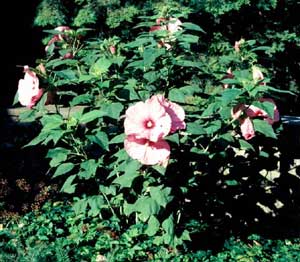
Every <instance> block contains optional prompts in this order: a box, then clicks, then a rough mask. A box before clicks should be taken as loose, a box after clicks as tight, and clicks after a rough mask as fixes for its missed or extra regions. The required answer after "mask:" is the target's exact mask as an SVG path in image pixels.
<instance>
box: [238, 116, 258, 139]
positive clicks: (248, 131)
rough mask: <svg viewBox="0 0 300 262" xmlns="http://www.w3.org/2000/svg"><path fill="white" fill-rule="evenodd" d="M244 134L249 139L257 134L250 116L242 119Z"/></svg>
mask: <svg viewBox="0 0 300 262" xmlns="http://www.w3.org/2000/svg"><path fill="white" fill-rule="evenodd" d="M240 124H241V132H242V136H243V137H244V138H245V139H246V140H249V139H251V138H253V137H254V136H255V130H254V126H253V123H252V121H251V119H250V117H246V118H244V119H242V120H240Z"/></svg>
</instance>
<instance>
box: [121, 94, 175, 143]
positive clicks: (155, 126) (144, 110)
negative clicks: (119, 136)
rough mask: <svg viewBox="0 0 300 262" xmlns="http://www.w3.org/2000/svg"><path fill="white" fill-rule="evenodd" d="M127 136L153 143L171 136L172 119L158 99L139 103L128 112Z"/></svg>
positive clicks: (125, 125) (126, 119)
mask: <svg viewBox="0 0 300 262" xmlns="http://www.w3.org/2000/svg"><path fill="white" fill-rule="evenodd" d="M124 127H125V134H126V135H135V137H136V138H145V139H148V140H149V141H151V142H157V141H158V140H159V139H161V138H163V137H165V136H166V135H168V134H169V132H170V130H171V117H170V116H169V114H168V113H167V111H166V110H165V108H164V107H163V106H162V105H161V104H160V102H159V101H158V100H157V99H148V100H146V101H145V102H138V103H136V104H135V105H133V106H131V107H129V108H128V109H127V110H126V118H125V122H124Z"/></svg>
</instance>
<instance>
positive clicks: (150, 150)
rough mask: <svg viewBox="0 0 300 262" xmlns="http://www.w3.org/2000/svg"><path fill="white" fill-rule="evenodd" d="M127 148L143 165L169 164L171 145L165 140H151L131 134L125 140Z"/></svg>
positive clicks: (129, 153) (131, 155) (130, 154)
mask: <svg viewBox="0 0 300 262" xmlns="http://www.w3.org/2000/svg"><path fill="white" fill-rule="evenodd" d="M124 146H125V150H126V152H127V153H128V155H129V156H130V157H132V158H133V159H136V160H138V161H139V162H141V163H142V164H143V165H156V164H160V165H163V166H166V165H167V162H168V160H169V157H170V146H169V144H168V143H167V142H166V141H164V140H158V141H156V142H151V141H149V140H147V139H145V138H136V136H134V135H129V136H127V137H126V139H125V141H124Z"/></svg>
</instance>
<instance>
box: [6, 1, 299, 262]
mask: <svg viewBox="0 0 300 262" xmlns="http://www.w3.org/2000/svg"><path fill="white" fill-rule="evenodd" d="M281 5H282V4H281V3H277V1H255V3H250V1H242V0H241V1H176V2H171V1H157V2H156V1H145V2H140V1H98V0H82V1H74V2H73V1H63V0H51V1H46V0H44V1H41V3H40V5H39V7H38V13H37V16H36V18H35V24H36V25H37V26H42V27H45V29H47V30H45V33H47V34H48V36H47V37H45V39H44V44H45V57H42V58H39V59H38V60H37V64H36V65H35V66H30V67H28V66H26V67H24V73H25V76H24V79H22V80H20V82H19V88H18V92H17V95H16V99H15V102H16V103H17V102H20V103H21V104H22V105H24V106H27V107H29V108H30V109H29V110H28V111H26V112H25V113H23V114H22V115H21V116H20V119H21V121H33V122H38V123H39V125H40V132H39V134H38V135H37V136H36V137H35V138H34V139H33V140H31V141H30V142H29V143H28V144H27V145H26V147H41V146H45V147H46V149H47V154H46V158H47V159H48V160H49V168H48V171H47V174H45V176H47V177H49V176H50V177H51V178H52V179H53V183H56V184H58V185H59V186H60V191H61V194H62V195H63V196H64V197H66V198H68V202H67V203H64V205H60V204H59V208H56V207H55V206H47V207H46V211H43V212H42V214H41V216H39V218H40V220H38V219H39V218H35V214H34V213H30V214H28V215H26V216H25V217H24V218H23V220H22V222H20V223H21V225H22V230H21V232H20V233H19V234H21V235H19V234H18V236H16V235H12V236H9V235H7V236H6V235H5V234H6V233H3V234H4V237H6V238H8V239H12V240H11V243H14V244H13V245H12V246H11V247H9V248H11V249H12V251H11V252H12V254H11V257H12V259H14V258H15V256H19V255H18V252H20V250H22V247H23V248H24V247H26V250H27V251H26V252H27V255H28V256H31V255H32V256H36V255H42V256H45V258H40V259H44V260H45V261H47V258H46V257H47V256H48V255H49V256H56V257H57V261H61V260H63V261H67V257H68V256H71V257H72V258H73V257H74V259H77V260H78V261H88V260H89V259H91V258H92V259H94V260H95V261H96V260H97V259H96V257H97V255H104V256H105V257H106V258H107V259H108V261H132V260H133V259H135V261H145V259H149V260H151V259H152V260H157V261H161V260H162V261H170V260H167V259H171V260H172V261H195V259H198V260H199V261H207V259H208V257H209V256H210V255H211V253H210V251H208V252H204V251H203V252H202V251H198V249H196V250H197V251H195V252H194V253H191V251H189V250H193V249H194V250H195V243H196V242H197V241H199V239H200V238H202V237H206V238H207V239H214V238H218V235H223V237H224V236H225V238H226V237H227V236H229V235H230V234H231V233H241V232H242V233H245V232H247V230H248V228H251V227H254V228H255V227H256V226H257V225H258V224H259V223H260V222H261V221H266V220H267V219H268V218H272V217H276V216H279V215H280V214H281V213H282V212H284V210H285V209H289V208H291V207H293V206H296V205H297V203H299V200H298V201H296V202H293V203H287V201H286V195H284V194H282V195H281V194H279V193H278V192H279V190H280V189H282V190H283V192H288V189H286V188H284V187H283V188H281V187H282V184H281V183H280V179H281V175H280V174H279V173H278V161H279V153H278V152H279V146H280V142H278V139H277V138H278V137H280V132H281V130H282V124H281V123H280V121H279V120H280V114H281V113H282V112H284V113H296V112H297V109H296V108H295V107H293V105H294V104H293V103H296V102H297V100H298V99H299V98H298V97H297V96H296V95H295V93H294V92H295V91H298V90H299V76H297V72H296V71H294V70H295V67H297V65H298V64H299V62H298V61H295V60H294V59H291V61H290V60H289V56H290V53H292V54H295V53H297V52H299V44H300V42H299V39H300V38H299V24H293V23H289V24H288V26H287V25H286V23H285V22H286V21H278V20H277V19H278V18H277V14H278V12H279V11H280V10H281V8H282V6H281ZM293 8H295V9H296V8H298V9H299V6H298V5H295V4H294V3H293V1H286V3H285V4H284V8H283V11H282V12H283V14H285V12H290V11H291V10H292V9H293ZM249 10H251V12H249ZM292 16H293V13H291V14H289V16H287V17H288V18H289V17H292ZM250 18H251V19H250ZM288 18H286V19H287V20H288ZM249 19H250V21H251V23H249ZM266 21H267V23H266ZM289 22H291V21H289ZM275 24H276V25H278V26H279V27H280V30H279V29H278V28H275V27H274V25H275ZM241 28H242V29H243V30H241ZM274 30H276V33H274ZM283 56H288V57H285V58H284V59H283ZM287 101H291V102H292V103H291V105H292V106H291V107H290V108H285V107H284V106H283V105H284V104H285V103H286V102H287ZM52 104H54V105H55V106H54V109H53V108H52V107H51V106H50V107H49V105H52ZM47 105H48V106H47ZM65 107H68V110H67V111H66V110H65ZM41 175H42V174H41ZM266 199H268V200H267V201H266ZM49 205H50V204H49ZM70 205H71V206H72V210H71V209H70ZM245 206H247V208H246V209H245V208H244V207H245ZM56 212H57V213H56ZM73 212H74V213H73ZM48 216H49V218H48ZM35 219H37V220H35ZM26 220H27V221H30V222H31V221H32V220H33V221H34V222H33V223H32V224H30V223H28V222H26ZM56 222H58V223H59V225H58V224H56ZM20 223H19V226H20ZM16 239H17V240H16ZM235 241H237V240H236V239H235V240H230V241H228V242H227V243H226V246H225V249H224V251H223V252H221V253H219V254H217V255H216V256H215V257H214V258H213V257H211V259H215V260H211V261H226V259H237V260H240V261H257V260H259V261H268V260H267V259H271V260H272V259H274V261H281V260H280V259H282V258H281V257H283V256H286V253H287V252H289V257H290V258H291V260H290V261H296V260H295V257H296V255H295V254H296V251H297V248H298V246H297V244H296V243H297V241H296V242H295V245H291V246H290V249H288V251H287V249H286V248H289V247H286V246H283V247H281V246H280V245H281V244H282V242H280V241H279V242H276V241H275V242H273V241H269V242H268V240H264V239H260V238H258V237H257V236H252V238H250V239H249V240H245V241H246V242H245V243H244V242H238V241H237V242H235ZM260 241H262V242H263V245H261V244H260ZM49 243H52V244H51V245H50V246H49ZM246 243H248V244H249V245H250V247H251V248H252V249H251V250H250V249H249V247H248V244H246ZM78 244H80V248H78V249H76V248H74V246H76V245H78ZM264 244H265V246H264ZM9 245H10V244H9ZM18 245H21V247H20V249H19V248H18ZM37 246H38V248H39V249H41V250H44V249H45V246H47V248H46V250H47V252H45V253H44V252H43V253H39V254H36V253H35V251H36V250H37ZM278 246H280V248H279V251H278V253H274V254H271V253H269V252H271V251H270V250H273V249H274V248H277V247H278ZM6 248H7V247H6ZM265 249H266V251H265ZM31 252H32V253H31ZM243 252H247V255H246V256H244V255H243V254H242V253H243ZM249 252H250V253H249ZM251 252H252V253H251ZM181 254H182V255H181ZM175 256H176V258H175ZM110 259H111V260H110ZM176 259H177V260H176ZM276 259H277V260H276ZM285 259H287V257H286V258H285ZM94 260H93V261H94ZM25 261H26V260H25ZM40 261H42V260H40ZM71 261H72V259H71ZM285 261H289V260H285Z"/></svg>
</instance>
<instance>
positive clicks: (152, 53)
mask: <svg viewBox="0 0 300 262" xmlns="http://www.w3.org/2000/svg"><path fill="white" fill-rule="evenodd" d="M164 53H165V49H164V48H161V49H157V48H146V49H145V50H144V53H143V61H144V66H145V67H148V66H151V65H152V64H153V63H154V62H155V60H156V59H157V58H158V57H159V56H161V55H162V54H164Z"/></svg>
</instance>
